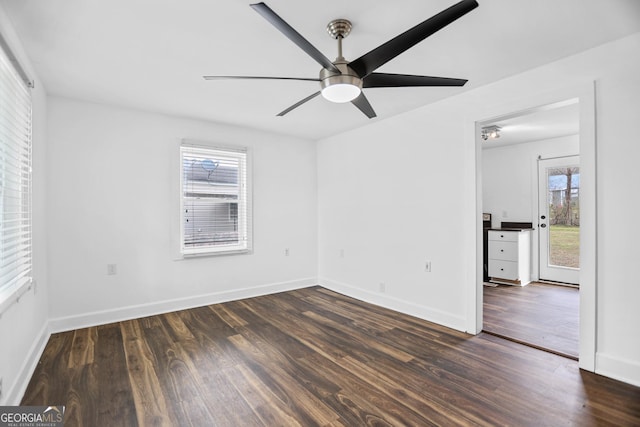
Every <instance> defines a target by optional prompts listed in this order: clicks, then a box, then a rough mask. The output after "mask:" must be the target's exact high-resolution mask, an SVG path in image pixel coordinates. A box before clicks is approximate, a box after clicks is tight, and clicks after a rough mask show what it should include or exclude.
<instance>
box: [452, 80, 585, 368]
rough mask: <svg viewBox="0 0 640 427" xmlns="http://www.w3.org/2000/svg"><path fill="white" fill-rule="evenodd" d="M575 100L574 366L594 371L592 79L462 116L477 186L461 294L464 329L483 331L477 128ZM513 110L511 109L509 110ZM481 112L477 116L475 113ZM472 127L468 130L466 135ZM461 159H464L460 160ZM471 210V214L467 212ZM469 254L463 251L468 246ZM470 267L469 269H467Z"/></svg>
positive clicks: (480, 191)
mask: <svg viewBox="0 0 640 427" xmlns="http://www.w3.org/2000/svg"><path fill="white" fill-rule="evenodd" d="M576 98H577V99H578V100H579V103H580V131H579V132H580V159H581V170H582V172H583V176H581V181H580V186H581V198H580V205H581V217H580V222H581V227H580V266H581V269H580V352H579V354H580V359H579V366H580V368H582V369H585V370H588V371H591V372H594V371H595V370H596V360H595V359H596V334H597V331H596V325H597V319H596V315H597V310H596V303H597V299H596V292H597V289H596V287H597V283H596V282H597V239H596V237H597V222H596V215H597V210H596V183H597V180H596V175H597V168H596V166H597V165H596V132H595V125H596V113H595V108H596V105H595V82H593V81H590V82H585V83H581V84H577V85H575V86H571V87H562V88H555V89H549V90H548V91H545V92H540V93H537V94H532V95H531V96H527V97H520V98H518V99H515V100H511V101H508V102H505V103H501V104H499V105H483V108H482V110H481V111H478V112H475V116H471V117H469V118H468V119H467V123H466V124H465V137H466V138H468V140H470V141H474V146H475V159H476V161H475V165H473V168H472V170H473V171H474V172H475V173H472V174H470V175H471V176H467V177H466V179H474V180H475V181H473V182H470V183H468V188H474V187H475V189H476V191H475V192H474V193H473V195H468V196H469V201H471V200H473V201H475V203H476V205H475V209H469V210H468V211H469V215H468V216H467V219H466V221H465V226H468V224H471V223H475V224H476V230H475V233H471V235H473V234H475V244H473V243H471V242H468V243H467V246H466V247H467V248H474V247H475V248H476V252H475V257H474V258H475V260H476V263H475V265H473V266H472V267H473V268H475V274H473V273H474V272H470V271H468V272H467V275H466V277H468V278H471V277H475V278H476V280H475V281H474V280H468V282H467V283H468V284H467V288H466V291H465V295H467V298H468V300H470V299H471V297H472V296H475V304H473V301H468V303H467V308H468V309H467V319H466V323H467V329H468V331H469V332H473V331H474V330H475V331H476V333H479V332H480V331H481V330H482V290H483V281H482V245H481V242H482V221H481V215H482V185H481V182H482V181H481V180H482V156H481V155H480V152H481V151H482V139H481V138H480V136H479V133H478V130H479V127H480V125H481V123H483V122H487V121H490V120H493V119H495V118H498V117H503V116H507V115H512V114H516V113H517V112H520V113H523V112H527V111H532V110H533V109H536V108H540V107H543V106H548V105H558V104H557V103H558V102H565V101H566V102H569V101H568V100H572V99H576ZM514 112H516V113H514ZM481 114H482V116H480V115H481ZM471 132H473V135H471ZM465 164H468V160H467V159H465ZM471 215H473V217H471ZM467 253H468V251H467ZM472 267H471V266H470V267H469V268H472Z"/></svg>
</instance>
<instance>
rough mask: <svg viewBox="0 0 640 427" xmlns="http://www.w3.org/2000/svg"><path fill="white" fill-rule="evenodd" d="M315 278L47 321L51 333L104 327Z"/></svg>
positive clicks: (302, 283)
mask: <svg viewBox="0 0 640 427" xmlns="http://www.w3.org/2000/svg"><path fill="white" fill-rule="evenodd" d="M316 284H317V279H316V278H315V277H309V278H304V279H298V280H291V281H287V282H279V283H269V284H265V285H259V286H253V287H249V288H242V289H235V290H232V291H222V292H212V293H209V294H203V295H198V296H191V297H184V298H176V299H173V300H166V301H159V302H152V303H147V304H138V305H130V306H127V307H122V308H116V309H111V310H101V311H94V312H92V313H85V314H79V315H75V316H67V317H58V318H55V319H50V320H49V329H50V331H51V333H56V332H63V331H69V330H73V329H80V328H87V327H91V326H97V325H104V324H107V323H113V322H120V321H124V320H131V319H137V318H140V317H146V316H154V315H157V314H162V313H169V312H172V311H177V310H186V309H189V308H194V307H202V306H205V305H210V304H218V303H222V302H228V301H235V300H239V299H244V298H253V297H257V296H262V295H269V294H273V293H277V292H285V291H292V290H295V289H301V288H306V287H309V286H315V285H316Z"/></svg>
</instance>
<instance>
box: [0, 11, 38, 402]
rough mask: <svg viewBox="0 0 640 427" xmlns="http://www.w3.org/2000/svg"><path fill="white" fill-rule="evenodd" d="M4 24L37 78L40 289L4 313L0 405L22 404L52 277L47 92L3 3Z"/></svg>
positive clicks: (20, 56)
mask: <svg viewBox="0 0 640 427" xmlns="http://www.w3.org/2000/svg"><path fill="white" fill-rule="evenodd" d="M0 29H1V31H2V35H3V36H4V38H5V40H7V43H9V44H10V46H11V50H12V51H13V53H14V54H15V55H16V56H17V57H18V59H19V61H20V63H21V64H22V66H23V68H25V69H26V71H27V72H28V74H29V77H30V78H32V79H34V80H35V85H36V86H35V89H33V90H32V91H31V93H32V101H33V110H32V111H33V119H32V120H33V129H32V132H33V135H32V144H33V145H32V156H33V157H32V167H33V194H32V199H33V218H32V221H33V279H34V282H35V293H34V292H33V290H32V291H29V292H27V293H26V294H24V295H23V296H22V298H20V302H19V303H17V304H13V305H12V306H11V307H9V309H8V310H7V311H6V312H5V313H4V314H2V316H1V317H0V378H2V382H3V393H2V396H1V397H0V405H10V404H17V403H18V401H19V400H20V398H21V397H22V393H23V391H24V389H25V388H26V386H27V384H26V382H27V381H28V380H29V377H30V375H31V370H32V368H33V367H34V366H35V363H36V362H37V361H38V358H39V357H40V351H41V350H42V348H43V345H44V343H45V340H46V338H47V336H48V334H47V331H46V322H47V318H48V305H47V302H48V294H49V289H48V288H49V283H48V280H47V252H46V246H47V227H46V224H45V221H46V212H47V204H46V192H45V191H44V183H45V182H46V168H47V165H46V153H47V135H46V132H47V121H46V119H47V115H46V92H45V88H44V86H43V85H42V81H41V80H40V79H39V77H38V76H37V75H36V73H35V72H34V71H33V68H32V67H31V65H30V63H29V60H28V58H27V57H26V55H25V54H24V51H23V49H22V46H21V44H20V42H19V40H18V38H17V36H16V35H15V33H14V31H13V27H12V26H11V24H10V22H9V21H8V19H7V17H6V15H5V13H4V10H3V9H2V7H0Z"/></svg>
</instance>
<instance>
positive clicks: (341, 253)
mask: <svg viewBox="0 0 640 427" xmlns="http://www.w3.org/2000/svg"><path fill="white" fill-rule="evenodd" d="M340 258H344V249H340Z"/></svg>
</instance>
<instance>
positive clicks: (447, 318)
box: [318, 277, 466, 332]
mask: <svg viewBox="0 0 640 427" xmlns="http://www.w3.org/2000/svg"><path fill="white" fill-rule="evenodd" d="M318 284H319V285H320V286H323V287H325V288H327V289H330V290H332V291H335V292H339V293H341V294H344V295H347V296H350V297H352V298H356V299H359V300H362V301H365V302H368V303H371V304H375V305H379V306H381V307H385V308H388V309H391V310H395V311H399V312H401V313H404V314H409V315H411V316H415V317H418V318H420V319H423V320H427V321H429V322H433V323H437V324H439V325H442V326H446V327H448V328H451V329H455V330H458V331H461V332H465V330H466V319H465V318H464V317H463V316H454V315H452V314H451V313H447V312H444V311H441V310H437V309H434V308H432V307H427V306H424V305H419V304H415V303H413V302H409V301H405V300H402V299H399V298H395V297H391V296H389V295H384V294H380V293H376V292H371V291H367V290H364V289H361V288H358V287H355V286H351V285H348V284H346V283H341V282H337V281H335V280H331V279H327V278H324V277H320V278H318Z"/></svg>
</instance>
